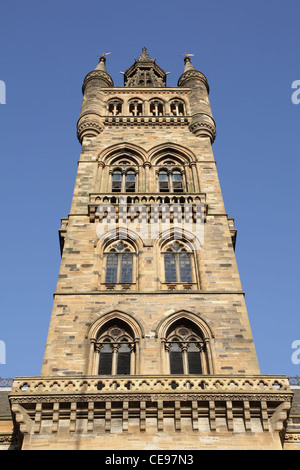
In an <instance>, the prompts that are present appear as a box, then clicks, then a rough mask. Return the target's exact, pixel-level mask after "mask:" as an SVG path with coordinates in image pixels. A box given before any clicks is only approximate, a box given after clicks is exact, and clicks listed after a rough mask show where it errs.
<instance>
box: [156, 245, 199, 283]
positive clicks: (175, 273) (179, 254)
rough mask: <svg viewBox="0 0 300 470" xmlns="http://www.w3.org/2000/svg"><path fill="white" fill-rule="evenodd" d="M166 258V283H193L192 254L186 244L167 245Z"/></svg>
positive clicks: (164, 254) (164, 253)
mask: <svg viewBox="0 0 300 470" xmlns="http://www.w3.org/2000/svg"><path fill="white" fill-rule="evenodd" d="M163 256H164V269H165V282H166V283H192V282H193V272H192V252H191V251H188V249H187V247H186V245H185V244H183V243H180V242H179V241H174V242H172V243H170V244H169V245H167V247H166V249H165V251H164V252H163Z"/></svg>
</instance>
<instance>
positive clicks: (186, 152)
mask: <svg viewBox="0 0 300 470" xmlns="http://www.w3.org/2000/svg"><path fill="white" fill-rule="evenodd" d="M168 157H173V158H175V159H176V160H177V162H178V163H179V164H188V163H191V162H193V161H196V156H195V154H194V153H193V152H192V151H191V150H190V149H188V148H186V147H184V146H182V145H179V144H174V142H166V143H164V144H160V145H157V146H155V147H153V148H152V149H151V150H150V151H149V161H150V162H151V164H153V165H158V164H159V162H160V161H162V160H163V159H164V158H168Z"/></svg>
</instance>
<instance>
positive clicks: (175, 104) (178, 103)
mask: <svg viewBox="0 0 300 470" xmlns="http://www.w3.org/2000/svg"><path fill="white" fill-rule="evenodd" d="M170 111H171V114H172V115H173V116H184V114H185V103H184V101H183V100H179V99H174V100H171V101H170Z"/></svg>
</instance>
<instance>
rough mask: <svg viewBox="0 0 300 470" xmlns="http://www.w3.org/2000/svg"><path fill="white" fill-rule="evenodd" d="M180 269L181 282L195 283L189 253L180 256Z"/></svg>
mask: <svg viewBox="0 0 300 470" xmlns="http://www.w3.org/2000/svg"><path fill="white" fill-rule="evenodd" d="M179 269H180V281H181V282H193V278H192V267H191V257H190V255H189V254H188V253H180V254H179Z"/></svg>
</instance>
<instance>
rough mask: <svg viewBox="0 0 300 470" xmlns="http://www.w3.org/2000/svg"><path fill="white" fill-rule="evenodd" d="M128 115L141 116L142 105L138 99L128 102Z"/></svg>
mask: <svg viewBox="0 0 300 470" xmlns="http://www.w3.org/2000/svg"><path fill="white" fill-rule="evenodd" d="M129 114H131V115H132V116H141V115H142V114H143V103H142V101H140V100H138V99H134V100H131V101H129Z"/></svg>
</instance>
